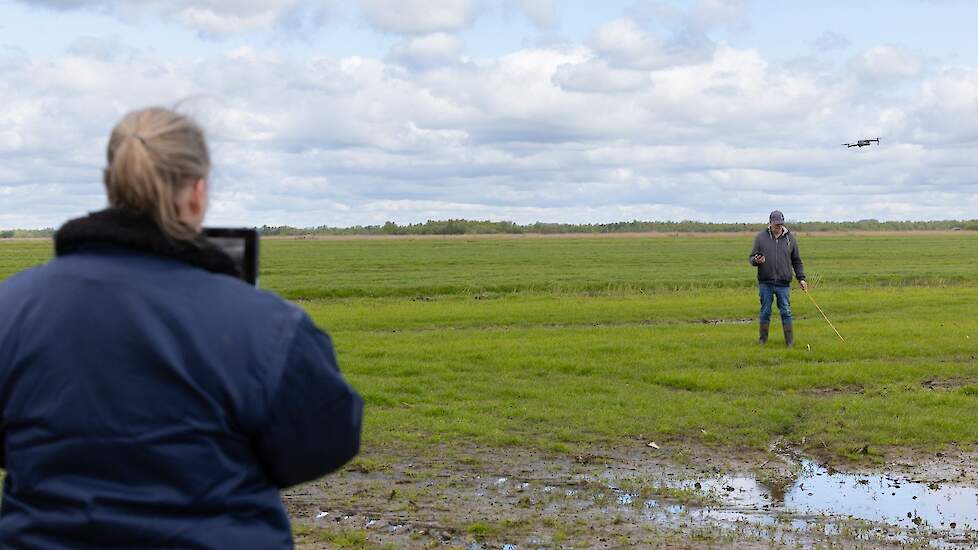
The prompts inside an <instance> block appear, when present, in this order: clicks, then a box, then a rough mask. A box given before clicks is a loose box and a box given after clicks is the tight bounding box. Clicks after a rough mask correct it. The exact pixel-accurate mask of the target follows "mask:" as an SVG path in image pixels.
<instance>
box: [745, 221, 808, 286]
mask: <svg viewBox="0 0 978 550" xmlns="http://www.w3.org/2000/svg"><path fill="white" fill-rule="evenodd" d="M783 229H784V230H783V231H782V232H781V236H780V237H778V238H775V237H774V233H772V232H771V228H770V227H768V228H767V229H765V230H764V231H761V232H760V233H758V234H757V236H756V237H754V246H753V247H752V248H751V251H750V256H749V257H748V260H749V261H750V265H752V266H755V267H757V282H759V283H771V284H776V285H789V284H791V270H792V269H794V271H795V276H797V277H798V280H799V281H804V280H805V266H804V265H802V263H801V254H800V253H799V252H798V241H797V240H796V239H795V236H794V234H792V233H791V231H789V230H788V228H787V227H785V228H783ZM758 254H760V255H762V256H764V263H763V264H761V265H757V263H756V262H755V261H754V256H756V255H758Z"/></svg>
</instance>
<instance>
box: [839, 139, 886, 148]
mask: <svg viewBox="0 0 978 550" xmlns="http://www.w3.org/2000/svg"><path fill="white" fill-rule="evenodd" d="M874 141H875V142H876V145H879V144H880V138H876V139H861V140H859V141H857V142H856V143H843V144H842V145H844V146H846V147H866V146H868V145H872V144H873V142H874Z"/></svg>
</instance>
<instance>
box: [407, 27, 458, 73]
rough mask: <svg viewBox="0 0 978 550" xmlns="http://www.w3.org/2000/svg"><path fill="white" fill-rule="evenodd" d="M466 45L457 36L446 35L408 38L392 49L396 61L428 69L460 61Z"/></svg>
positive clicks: (438, 34) (437, 34)
mask: <svg viewBox="0 0 978 550" xmlns="http://www.w3.org/2000/svg"><path fill="white" fill-rule="evenodd" d="M463 47H464V44H463V42H462V40H461V39H460V38H458V37H457V36H455V35H451V34H445V33H435V34H426V35H422V36H415V37H408V38H405V39H404V40H402V41H400V42H398V43H397V44H395V45H394V47H393V48H392V49H391V57H392V58H393V59H395V60H396V61H399V62H401V63H405V64H408V65H413V66H417V67H428V66H432V65H439V64H444V63H451V62H454V61H458V60H459V57H460V56H461V53H462V48H463Z"/></svg>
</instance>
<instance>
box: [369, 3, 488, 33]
mask: <svg viewBox="0 0 978 550" xmlns="http://www.w3.org/2000/svg"><path fill="white" fill-rule="evenodd" d="M358 2H359V5H360V9H361V10H362V11H363V14H364V16H365V17H366V18H367V21H369V22H370V23H371V24H372V25H373V26H374V27H376V28H377V29H379V30H382V31H385V32H392V33H403V34H429V33H438V32H456V31H460V30H462V29H465V28H468V27H469V26H470V25H471V24H472V22H473V21H474V20H475V16H476V10H475V6H474V5H473V3H472V1H471V0H358Z"/></svg>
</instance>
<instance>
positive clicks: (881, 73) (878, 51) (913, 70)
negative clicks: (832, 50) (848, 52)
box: [853, 45, 923, 82]
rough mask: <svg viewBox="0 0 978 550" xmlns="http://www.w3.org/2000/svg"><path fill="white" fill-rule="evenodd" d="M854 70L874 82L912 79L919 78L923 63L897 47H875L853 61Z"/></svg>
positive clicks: (918, 58) (917, 57)
mask: <svg viewBox="0 0 978 550" xmlns="http://www.w3.org/2000/svg"><path fill="white" fill-rule="evenodd" d="M853 68H854V70H855V71H856V72H857V73H858V74H859V75H860V76H862V77H864V78H867V79H869V80H875V81H883V82H886V81H895V80H905V79H913V78H916V77H918V76H920V74H921V71H922V70H923V63H922V61H921V59H920V57H919V56H917V55H915V54H913V53H911V52H909V51H907V50H906V49H903V48H900V47H897V46H889V45H884V46H876V47H873V48H870V49H868V50H866V51H865V52H863V53H862V55H860V56H859V57H857V58H856V59H855V60H854V61H853Z"/></svg>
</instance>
